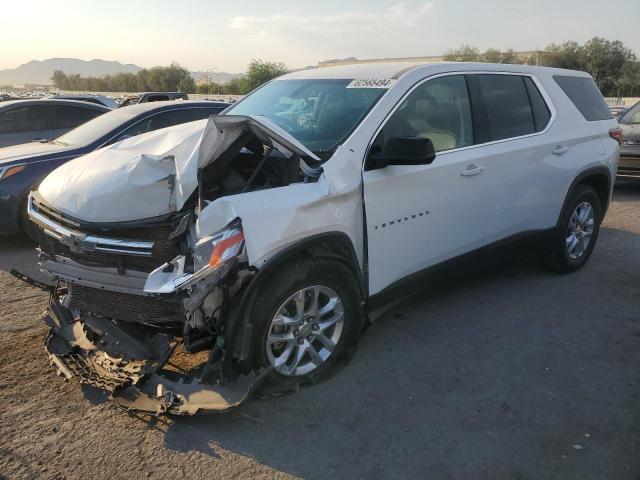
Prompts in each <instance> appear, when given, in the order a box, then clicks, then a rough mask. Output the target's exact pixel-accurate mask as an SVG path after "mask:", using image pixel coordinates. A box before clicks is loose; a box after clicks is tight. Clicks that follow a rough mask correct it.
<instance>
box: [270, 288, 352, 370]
mask: <svg viewBox="0 0 640 480" xmlns="http://www.w3.org/2000/svg"><path fill="white" fill-rule="evenodd" d="M343 329H344V306H343V304H342V300H341V299H340V297H339V296H338V294H337V293H336V292H334V291H333V290H332V289H330V288H329V287H325V286H321V285H314V286H311V287H306V288H303V289H301V290H298V291H297V292H295V293H294V294H293V295H291V296H290V297H289V298H288V299H287V300H285V302H284V303H283V304H282V305H281V306H280V308H278V310H277V312H276V314H275V315H274V317H273V319H272V320H271V324H270V325H269V330H268V331H267V338H266V351H267V358H268V360H269V363H270V364H271V365H272V366H273V368H274V369H275V371H276V372H278V373H280V374H281V375H285V376H290V377H295V376H300V375H306V374H308V373H310V372H312V371H314V370H315V369H317V368H318V367H319V366H321V365H322V364H324V363H325V362H326V361H327V360H328V359H329V357H330V356H331V354H332V353H333V351H334V350H335V348H336V345H337V344H338V342H339V341H340V336H341V335H342V332H343Z"/></svg>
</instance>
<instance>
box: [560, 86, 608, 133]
mask: <svg viewBox="0 0 640 480" xmlns="http://www.w3.org/2000/svg"><path fill="white" fill-rule="evenodd" d="M553 79H554V80H555V81H556V83H557V84H558V85H559V86H560V88H561V89H562V90H563V91H564V93H566V94H567V97H569V99H570V100H571V101H572V102H573V104H574V105H575V106H576V108H577V109H578V110H580V113H581V114H582V116H583V117H584V118H585V119H586V120H587V121H590V122H593V121H596V120H611V119H612V118H613V116H612V115H611V110H609V107H608V106H607V104H606V103H605V101H604V98H602V94H601V93H600V90H598V86H597V85H596V82H594V81H593V79H592V78H588V77H566V76H562V75H554V77H553Z"/></svg>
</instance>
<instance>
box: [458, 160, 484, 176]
mask: <svg viewBox="0 0 640 480" xmlns="http://www.w3.org/2000/svg"><path fill="white" fill-rule="evenodd" d="M481 173H484V167H483V166H477V165H476V164H475V163H472V164H471V165H467V168H465V169H464V170H462V172H460V175H462V176H463V177H471V176H472V175H479V174H481Z"/></svg>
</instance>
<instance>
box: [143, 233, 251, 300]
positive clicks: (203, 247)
mask: <svg viewBox="0 0 640 480" xmlns="http://www.w3.org/2000/svg"><path fill="white" fill-rule="evenodd" d="M243 250H244V234H243V233H242V227H241V226H240V225H239V224H237V223H236V224H234V225H231V226H228V227H227V228H225V229H224V230H222V231H220V232H218V233H216V234H214V235H210V236H208V237H204V238H202V239H200V240H198V242H197V243H196V246H195V248H194V251H193V273H191V272H185V264H186V258H185V257H184V256H179V257H176V258H174V259H173V260H172V261H171V262H169V263H165V264H164V265H162V266H161V267H159V268H156V269H155V270H154V271H153V272H151V273H150V274H149V276H148V277H147V281H146V283H145V286H144V291H145V292H146V293H173V292H175V291H176V290H182V289H184V288H187V287H189V286H191V285H193V284H194V283H196V282H198V281H199V280H201V279H203V278H205V277H210V276H214V278H213V279H211V281H216V280H217V281H219V280H221V279H222V278H224V276H225V275H226V274H227V273H229V270H230V269H231V267H232V266H233V264H234V262H235V260H236V259H237V257H238V256H239V255H240V254H241V253H242V251H243Z"/></svg>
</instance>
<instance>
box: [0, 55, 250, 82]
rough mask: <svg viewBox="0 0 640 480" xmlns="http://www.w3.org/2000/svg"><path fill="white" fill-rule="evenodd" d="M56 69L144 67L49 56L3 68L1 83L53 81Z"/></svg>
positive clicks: (95, 73) (96, 72) (88, 71)
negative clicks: (45, 58)
mask: <svg viewBox="0 0 640 480" xmlns="http://www.w3.org/2000/svg"><path fill="white" fill-rule="evenodd" d="M54 70H62V71H63V72H64V73H66V74H67V75H69V74H79V75H81V76H83V77H102V76H105V75H113V74H116V73H120V72H124V73H136V72H138V71H140V70H142V67H139V66H137V65H133V64H131V63H128V64H123V63H120V62H116V61H108V60H99V59H94V60H80V59H78V58H49V59H47V60H33V61H31V62H28V63H25V64H24V65H20V66H19V67H18V68H10V69H7V70H0V85H24V84H25V83H30V84H34V85H51V84H52V81H51V76H52V75H53V72H54ZM191 76H192V77H193V78H194V80H195V81H196V82H197V81H198V80H201V79H204V80H205V81H206V78H207V76H208V77H209V78H210V79H211V81H213V82H219V83H225V82H228V81H229V80H231V79H233V78H236V77H239V76H240V74H234V73H225V72H213V71H210V72H191Z"/></svg>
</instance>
